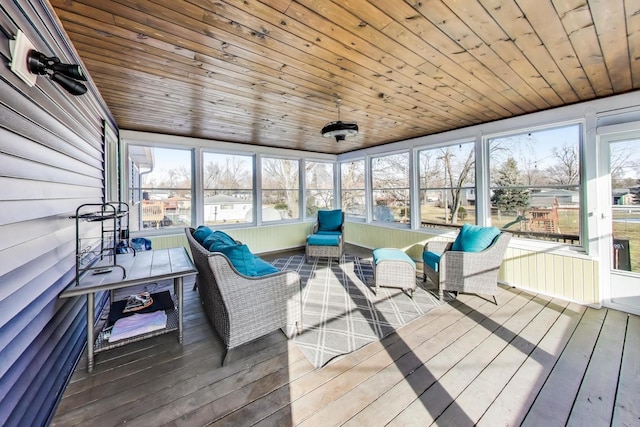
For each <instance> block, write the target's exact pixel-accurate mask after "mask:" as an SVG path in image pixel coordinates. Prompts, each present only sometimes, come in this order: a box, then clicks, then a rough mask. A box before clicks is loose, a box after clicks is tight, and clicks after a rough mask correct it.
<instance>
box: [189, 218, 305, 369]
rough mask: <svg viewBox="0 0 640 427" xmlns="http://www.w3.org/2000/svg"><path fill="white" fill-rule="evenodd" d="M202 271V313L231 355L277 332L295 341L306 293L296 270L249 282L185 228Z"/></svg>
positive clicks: (226, 259) (258, 277) (300, 326)
mask: <svg viewBox="0 0 640 427" xmlns="http://www.w3.org/2000/svg"><path fill="white" fill-rule="evenodd" d="M185 232H186V235H187V240H188V241H189V246H190V247H191V254H192V256H193V261H194V263H195V265H196V269H197V270H198V277H197V284H198V286H197V289H198V293H199V294H200V300H201V302H202V305H203V307H204V311H205V313H206V315H207V317H208V318H209V320H210V321H211V323H212V324H213V326H214V327H215V329H216V331H217V332H218V335H220V338H222V341H223V342H224V344H225V346H226V348H227V351H226V353H225V356H224V359H223V362H222V364H223V365H225V364H226V362H227V356H228V355H229V352H230V350H232V349H233V348H235V347H238V346H240V345H242V344H245V343H248V342H250V341H252V340H254V339H256V338H259V337H261V336H264V335H266V334H268V333H270V332H273V331H275V330H277V329H282V331H283V332H284V333H285V334H286V335H287V337H288V338H292V337H294V336H295V335H296V333H300V332H301V330H302V292H301V286H302V284H301V281H300V276H299V275H298V273H297V272H295V271H281V272H278V273H272V274H268V275H265V276H257V277H250V276H245V275H243V274H241V273H239V272H238V271H237V270H236V269H235V268H234V267H233V265H232V264H231V262H230V261H229V259H228V258H227V257H226V256H225V255H224V254H222V253H220V252H209V251H208V250H207V249H205V248H204V247H203V246H202V245H200V243H198V242H197V241H196V240H195V238H194V237H193V232H194V229H193V228H189V229H185Z"/></svg>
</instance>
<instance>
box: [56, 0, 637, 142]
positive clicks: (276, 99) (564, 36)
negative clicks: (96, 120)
mask: <svg viewBox="0 0 640 427" xmlns="http://www.w3.org/2000/svg"><path fill="white" fill-rule="evenodd" d="M51 3H52V5H53V7H54V9H55V11H56V14H57V15H58V17H59V18H60V20H61V21H62V24H63V27H64V28H65V30H66V31H67V33H68V35H69V37H70V39H71V40H72V42H73V44H74V46H75V48H76V49H77V51H78V53H79V55H80V57H81V58H82V60H83V62H84V65H85V67H86V68H87V69H88V71H89V74H90V75H91V77H92V79H93V81H94V82H95V84H96V86H97V88H98V89H99V91H100V93H101V94H102V96H103V98H104V100H105V102H106V103H107V105H108V107H109V109H110V110H111V112H112V113H113V115H114V117H115V119H116V121H117V124H118V126H119V127H120V128H121V129H131V130H139V131H148V132H158V133H164V134H170V135H183V136H193V137H199V138H207V139H214V140H221V141H230V142H238V143H247V144H258V145H264V146H273V147H286V148H294V149H302V150H309V151H316V152H324V153H334V154H337V153H343V152H347V151H351V150H355V149H359V148H365V147H370V146H375V145H380V144H385V143H389V142H393V141H399V140H404V139H407V138H411V137H417V136H421V135H428V134H433V133H438V132H442V131H446V130H451V129H456V128H461V127H465V126H469V125H473V124H477V123H483V122H488V121H493V120H497V119H501V118H506V117H513V116H517V115H522V114H525V113H529V112H534V111H539V110H545V109H548V108H552V107H556V106H561V105H566V104H572V103H576V102H580V101H585V100H590V99H595V98H600V97H606V96H610V95H613V94H620V93H625V92H629V91H632V90H636V89H638V88H640V61H638V58H640V0H589V1H586V0H411V1H400V0H334V1H330V0H295V1H292V0H264V1H256V0H244V1H239V0H238V1H233V0H189V1H177V0H81V1H71V0H51ZM338 98H340V99H341V100H342V109H341V119H342V120H343V121H356V122H357V123H358V125H359V127H360V133H359V134H358V135H357V136H354V137H349V138H347V140H346V141H342V142H340V143H336V141H335V140H333V139H330V138H323V137H322V136H320V129H321V128H322V127H323V125H325V124H326V123H327V122H329V121H334V120H337V117H338V111H337V108H336V99H338Z"/></svg>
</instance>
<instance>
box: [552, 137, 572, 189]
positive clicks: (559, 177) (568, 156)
mask: <svg viewBox="0 0 640 427" xmlns="http://www.w3.org/2000/svg"><path fill="white" fill-rule="evenodd" d="M551 153H552V154H553V157H554V158H555V159H556V160H557V163H556V164H555V165H553V166H550V167H549V168H547V172H548V177H549V180H550V182H551V183H554V184H562V185H575V184H577V183H578V181H579V180H580V162H579V157H578V148H577V147H576V146H574V145H569V144H567V143H564V144H563V145H562V146H561V147H553V148H552V149H551Z"/></svg>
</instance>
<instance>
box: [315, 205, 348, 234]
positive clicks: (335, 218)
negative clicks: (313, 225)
mask: <svg viewBox="0 0 640 427" xmlns="http://www.w3.org/2000/svg"><path fill="white" fill-rule="evenodd" d="M340 227H342V209H334V210H332V211H318V231H339V230H340Z"/></svg>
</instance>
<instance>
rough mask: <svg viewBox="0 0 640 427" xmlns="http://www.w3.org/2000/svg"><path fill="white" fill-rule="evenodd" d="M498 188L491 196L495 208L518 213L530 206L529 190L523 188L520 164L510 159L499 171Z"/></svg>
mask: <svg viewBox="0 0 640 427" xmlns="http://www.w3.org/2000/svg"><path fill="white" fill-rule="evenodd" d="M496 175H497V177H496V180H495V185H496V186H497V187H500V188H496V189H495V190H494V191H493V196H491V202H492V203H493V205H494V206H495V207H497V208H498V209H500V210H503V211H517V210H520V209H525V208H526V207H527V206H529V190H528V189H526V188H522V187H521V186H522V185H523V183H522V179H521V178H520V171H519V170H518V162H516V161H515V159H514V158H513V157H509V158H508V159H507V160H506V161H505V162H504V164H503V165H502V167H501V168H500V169H499V170H498V171H497V174H496Z"/></svg>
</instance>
